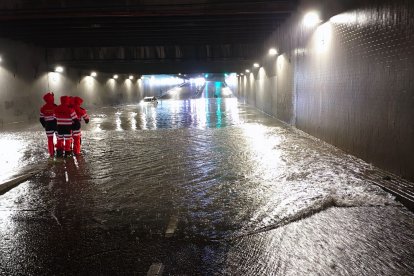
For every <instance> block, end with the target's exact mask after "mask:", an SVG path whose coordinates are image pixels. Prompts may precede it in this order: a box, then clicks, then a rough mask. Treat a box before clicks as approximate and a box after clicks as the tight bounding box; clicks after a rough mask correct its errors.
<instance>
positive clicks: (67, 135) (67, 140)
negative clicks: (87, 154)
mask: <svg viewBox="0 0 414 276" xmlns="http://www.w3.org/2000/svg"><path fill="white" fill-rule="evenodd" d="M69 105H70V98H69V97H68V96H62V97H60V105H59V106H58V107H56V109H55V116H56V121H57V132H58V134H57V144H56V156H58V157H62V156H63V152H65V156H70V155H72V149H71V144H72V129H73V128H76V127H77V126H78V125H79V124H80V123H79V120H78V117H77V116H76V112H75V110H74V109H73V108H71V107H70V106H69Z"/></svg>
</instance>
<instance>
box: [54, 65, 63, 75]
mask: <svg viewBox="0 0 414 276" xmlns="http://www.w3.org/2000/svg"><path fill="white" fill-rule="evenodd" d="M63 70H64V69H63V67H62V66H56V67H55V72H57V73H62V72H63Z"/></svg>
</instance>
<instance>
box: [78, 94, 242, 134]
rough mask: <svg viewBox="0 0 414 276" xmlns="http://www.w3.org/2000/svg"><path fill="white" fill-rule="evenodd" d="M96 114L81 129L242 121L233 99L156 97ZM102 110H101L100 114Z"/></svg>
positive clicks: (213, 125)
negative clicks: (158, 98)
mask: <svg viewBox="0 0 414 276" xmlns="http://www.w3.org/2000/svg"><path fill="white" fill-rule="evenodd" d="M96 112H97V113H98V115H100V116H97V117H92V119H91V123H90V124H89V125H85V126H84V127H83V129H85V130H91V131H101V130H117V131H128V130H147V129H148V130H155V129H159V128H199V129H204V128H221V127H225V126H230V125H238V124H241V123H242V122H243V120H242V119H241V116H240V114H239V106H238V102H237V99H236V98H217V99H212V98H210V99H209V98H199V99H191V100H190V99H186V100H160V101H159V102H158V104H156V103H144V102H142V103H140V104H137V105H128V106H125V107H122V109H120V108H116V109H114V113H113V114H111V113H108V109H103V110H99V109H98V110H96ZM101 112H105V113H101Z"/></svg>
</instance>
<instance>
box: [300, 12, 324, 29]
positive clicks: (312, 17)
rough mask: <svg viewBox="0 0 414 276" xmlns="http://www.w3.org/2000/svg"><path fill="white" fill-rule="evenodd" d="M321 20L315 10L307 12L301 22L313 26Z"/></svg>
mask: <svg viewBox="0 0 414 276" xmlns="http://www.w3.org/2000/svg"><path fill="white" fill-rule="evenodd" d="M321 22H322V20H321V19H320V18H319V14H318V13H317V12H315V11H311V12H308V13H307V14H305V17H304V18H303V24H304V25H305V26H306V27H314V26H316V25H318V24H319V23H321Z"/></svg>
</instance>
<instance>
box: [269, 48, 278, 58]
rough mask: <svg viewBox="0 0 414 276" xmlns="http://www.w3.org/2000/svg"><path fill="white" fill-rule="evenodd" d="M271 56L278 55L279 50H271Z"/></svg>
mask: <svg viewBox="0 0 414 276" xmlns="http://www.w3.org/2000/svg"><path fill="white" fill-rule="evenodd" d="M269 55H271V56H274V55H277V50H276V49H275V48H271V49H269Z"/></svg>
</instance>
